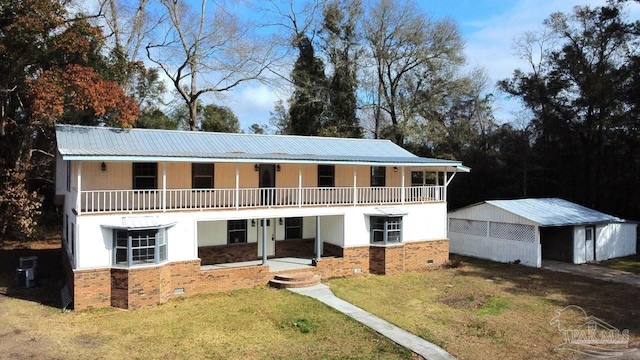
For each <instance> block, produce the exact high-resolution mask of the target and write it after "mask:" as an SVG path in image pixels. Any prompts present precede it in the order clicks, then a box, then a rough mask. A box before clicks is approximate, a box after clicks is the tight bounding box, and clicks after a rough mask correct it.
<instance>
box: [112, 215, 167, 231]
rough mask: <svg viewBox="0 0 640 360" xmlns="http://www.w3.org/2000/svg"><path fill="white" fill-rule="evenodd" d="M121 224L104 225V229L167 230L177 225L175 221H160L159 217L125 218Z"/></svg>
mask: <svg viewBox="0 0 640 360" xmlns="http://www.w3.org/2000/svg"><path fill="white" fill-rule="evenodd" d="M120 220H121V221H120V223H116V224H103V225H102V226H103V227H107V228H112V229H135V230H141V229H158V228H167V227H171V226H173V225H175V224H176V222H175V221H167V220H160V218H159V217H157V216H125V217H123V218H122V219H120Z"/></svg>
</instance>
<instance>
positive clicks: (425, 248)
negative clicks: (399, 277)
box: [404, 239, 449, 271]
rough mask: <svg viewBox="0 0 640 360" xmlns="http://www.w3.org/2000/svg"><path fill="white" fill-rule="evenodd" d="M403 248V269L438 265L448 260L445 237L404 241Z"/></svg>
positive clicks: (447, 245) (447, 247)
mask: <svg viewBox="0 0 640 360" xmlns="http://www.w3.org/2000/svg"><path fill="white" fill-rule="evenodd" d="M404 248H405V255H404V269H405V271H413V270H421V269H428V268H433V267H439V266H442V265H444V264H445V263H446V262H447V260H449V240H446V239H444V240H433V241H420V242H410V243H405V244H404ZM430 261H431V262H430Z"/></svg>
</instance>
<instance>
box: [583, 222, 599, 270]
mask: <svg viewBox="0 0 640 360" xmlns="http://www.w3.org/2000/svg"><path fill="white" fill-rule="evenodd" d="M584 230H585V231H584V251H585V253H584V258H585V261H586V262H589V261H594V260H595V259H596V256H595V255H596V246H595V243H596V229H595V228H594V227H593V226H587V227H586V228H585V229H584Z"/></svg>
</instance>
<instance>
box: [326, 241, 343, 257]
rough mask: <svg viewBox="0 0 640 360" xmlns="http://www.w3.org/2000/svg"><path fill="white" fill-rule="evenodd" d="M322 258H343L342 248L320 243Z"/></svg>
mask: <svg viewBox="0 0 640 360" xmlns="http://www.w3.org/2000/svg"><path fill="white" fill-rule="evenodd" d="M322 256H335V257H342V256H343V248H342V247H340V246H338V245H333V244H331V243H328V242H323V243H322Z"/></svg>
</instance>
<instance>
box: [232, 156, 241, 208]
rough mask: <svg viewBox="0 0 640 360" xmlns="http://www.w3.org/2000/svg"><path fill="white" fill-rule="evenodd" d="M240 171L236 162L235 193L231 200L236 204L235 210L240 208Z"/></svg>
mask: <svg viewBox="0 0 640 360" xmlns="http://www.w3.org/2000/svg"><path fill="white" fill-rule="evenodd" d="M239 200H240V171H239V170H238V164H236V193H235V196H234V199H233V201H234V202H235V205H236V210H238V209H239V208H240V201H239Z"/></svg>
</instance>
